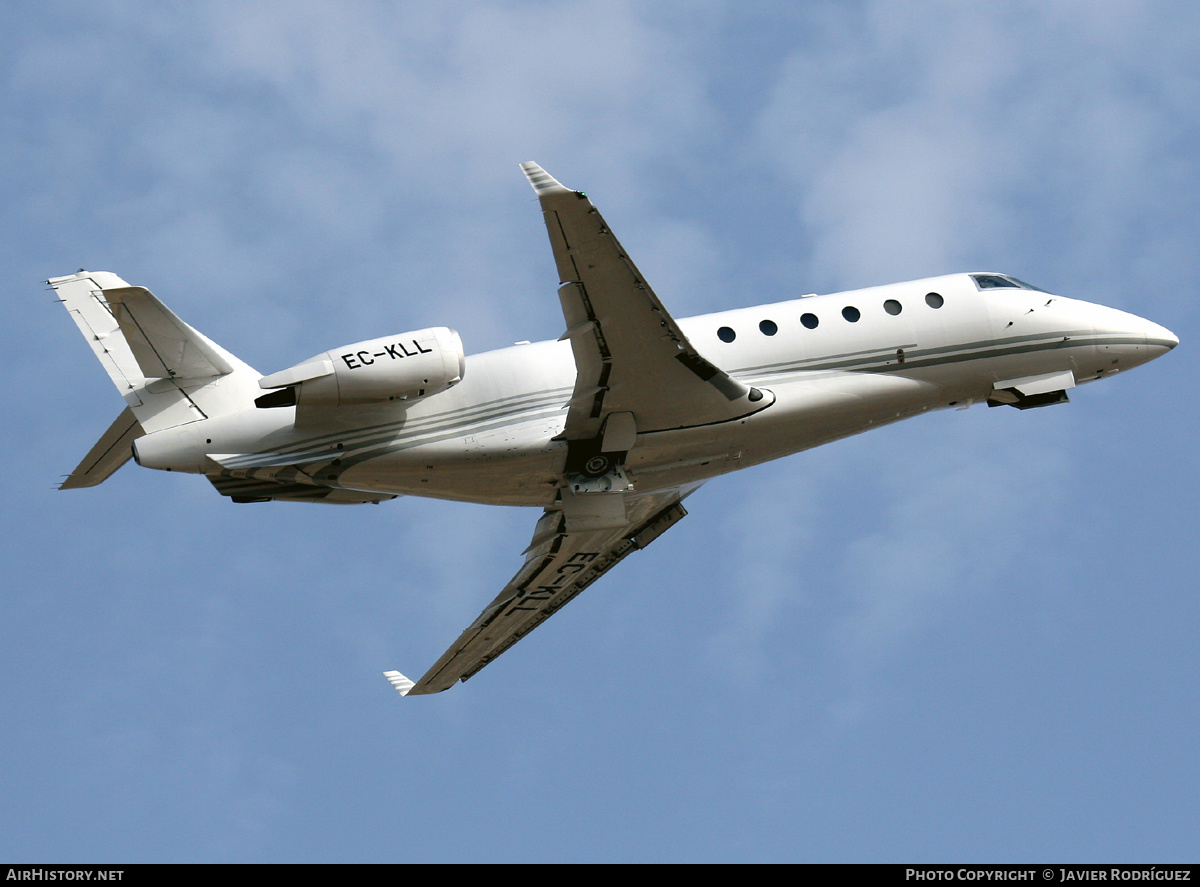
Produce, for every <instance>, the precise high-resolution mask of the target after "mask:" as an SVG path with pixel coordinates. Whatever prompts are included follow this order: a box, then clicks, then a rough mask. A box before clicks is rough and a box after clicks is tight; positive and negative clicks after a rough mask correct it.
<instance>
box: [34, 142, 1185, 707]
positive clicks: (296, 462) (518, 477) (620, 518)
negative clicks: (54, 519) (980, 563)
mask: <svg viewBox="0 0 1200 887" xmlns="http://www.w3.org/2000/svg"><path fill="white" fill-rule="evenodd" d="M521 168H522V169H523V170H524V172H525V175H526V176H527V177H528V179H529V181H530V183H531V184H532V185H533V188H534V190H535V191H536V192H537V195H538V197H539V199H540V201H541V206H542V210H543V213H544V215H545V221H546V228H547V230H548V232H549V234H550V245H551V247H552V249H553V251H554V260H555V263H556V264H557V266H558V277H559V280H560V284H559V287H558V296H559V300H560V302H561V303H562V311H563V315H564V317H565V319H566V332H564V333H563V335H562V337H561V338H560V339H559V340H558V341H556V342H538V343H535V344H521V345H517V346H515V347H512V348H503V349H501V350H499V351H489V352H487V353H484V354H477V355H473V356H471V357H467V356H466V355H465V354H464V352H463V347H462V342H461V341H460V339H459V337H458V334H457V333H456V332H454V331H453V330H451V329H447V328H444V327H439V328H434V329H424V330H417V331H415V332H407V333H398V334H396V335H394V336H385V337H383V338H380V339H371V340H369V341H365V342H357V343H355V344H353V345H347V346H345V347H343V348H335V349H332V350H330V351H327V352H325V353H323V354H319V355H317V356H316V357H313V358H311V359H309V360H306V361H304V362H302V363H299V364H297V365H296V366H294V367H292V368H290V369H286V370H283V371H282V372H278V373H272V374H271V375H269V376H263V375H262V374H261V373H259V372H258V371H257V370H254V369H252V368H251V367H249V366H247V365H246V364H245V363H243V362H242V361H240V360H238V359H237V358H236V357H234V356H233V355H232V354H230V353H229V352H228V351H226V350H224V349H223V348H221V347H220V346H218V345H216V344H215V343H213V342H212V341H211V340H209V339H208V338H206V337H205V336H203V335H202V334H200V333H199V332H197V331H196V330H194V329H193V328H192V327H190V326H188V325H187V324H186V323H184V322H183V321H182V320H180V319H179V318H178V317H177V316H176V315H175V314H174V313H173V312H171V310H170V309H168V308H167V307H166V306H165V305H163V303H162V302H160V301H159V300H158V299H156V298H155V297H154V295H152V294H151V293H150V291H149V290H147V289H144V288H142V287H138V286H130V285H129V284H127V283H125V281H123V280H121V279H120V278H119V277H117V276H116V275H115V274H111V273H109V272H88V271H80V272H79V273H78V274H73V275H70V276H68V277H58V278H55V279H53V280H51V281H49V284H50V286H52V287H53V288H54V289H55V290H56V291H57V293H58V296H59V298H60V299H61V301H62V302H63V304H64V305H66V307H67V310H68V311H69V312H70V314H71V316H72V317H73V318H74V320H75V322H76V323H77V324H78V326H79V329H80V330H81V331H82V332H83V334H84V337H85V338H86V339H87V341H88V343H89V344H90V345H91V347H92V351H93V352H94V353H95V355H96V357H97V358H98V359H99V360H100V362H101V364H103V365H104V368H105V369H106V370H107V371H108V374H109V376H110V377H111V378H112V380H113V382H114V383H115V384H116V386H117V388H118V389H119V390H120V392H121V394H122V396H123V397H124V398H125V402H126V404H127V406H126V408H125V410H124V412H122V413H121V415H120V416H119V417H118V418H117V420H116V422H114V423H113V425H112V427H110V428H109V429H108V431H107V432H106V433H105V434H104V436H103V437H102V438H101V439H100V441H99V442H98V443H97V444H96V445H95V447H93V448H92V450H91V452H89V453H88V455H87V456H86V457H85V458H84V460H83V462H82V463H80V465H79V467H78V468H76V469H75V471H74V472H73V473H72V474H71V475H70V476H69V477H68V478H67V480H66V481H65V482H64V483H63V484H62V489H71V488H75V487H86V486H94V485H95V484H98V483H100V482H101V481H103V480H104V479H105V478H107V477H109V476H110V475H111V474H112V473H113V472H114V471H116V470H117V469H118V468H119V467H120V466H121V465H123V464H124V463H125V462H126V461H127V460H128V459H129V457H130V456H131V455H132V456H133V457H134V459H136V460H137V463H138V464H139V465H142V466H144V467H147V468H158V469H162V470H165V471H183V472H190V473H193V474H203V475H205V476H206V477H207V478H208V479H209V480H210V481H211V482H212V483H213V485H214V486H215V487H216V488H217V490H218V491H220V492H221V493H222V494H224V495H226V496H228V497H230V498H231V499H232V500H233V501H234V502H267V501H270V500H283V501H290V502H325V503H365V502H380V501H382V500H385V499H392V498H395V497H396V496H401V495H413V496H433V497H438V498H443V499H459V500H463V501H468V502H484V503H492V504H499V505H530V506H537V507H539V508H542V509H543V512H542V515H541V517H540V518H539V519H538V521H537V524H536V526H535V527H534V530H533V539H532V541H531V542H530V543H529V547H528V548H527V549H526V550H525V563H524V566H522V567H521V569H520V570H518V571H517V574H516V576H514V577H513V578H512V580H511V581H510V582H509V583H508V585H507V586H505V588H504V590H503V591H501V592H500V594H499V595H498V596H497V597H496V598H495V600H493V601H492V602H491V603H490V604H488V605H487V607H485V608H484V610H483V612H482V613H481V614H480V615H479V618H477V619H476V620H475V621H474V622H473V623H471V625H470V626H469V627H468V628H467V629H466V631H464V632H463V633H462V635H461V636H460V637H459V639H458V640H457V641H455V642H454V643H453V644H452V645H451V647H450V649H448V650H447V651H446V653H445V654H444V655H443V656H442V657H441V659H439V660H438V661H437V662H436V663H434V665H433V666H432V667H431V668H430V669H429V671H427V672H426V673H425V675H424V677H422V678H421V679H420V680H418V681H415V682H414V681H412V680H409V679H408V678H406V677H405V676H404V675H402V674H400V672H398V671H390V672H385V675H386V676H387V678H388V680H389V681H390V682H391V683H392V685H393V686H394V687H395V688H396V689H397V690H398V691H399V692H400V693H401V694H402V695H417V694H423V693H436V692H439V691H441V690H446V689H448V688H449V687H451V686H452V685H453V684H454V683H455V681H459V680H463V681H465V680H466V679H467V678H469V677H471V676H472V675H474V674H475V673H476V672H478V671H479V670H480V669H481V668H483V667H484V666H485V665H487V664H488V663H489V662H491V661H492V660H493V659H495V658H496V657H497V656H499V655H500V654H501V653H503V652H504V651H505V650H507V649H508V648H509V647H511V646H512V645H513V644H515V643H516V642H517V641H518V640H520V639H521V638H522V637H524V636H525V635H526V634H528V633H529V632H530V631H532V630H533V629H534V628H536V627H537V626H538V625H540V624H541V623H542V622H543V621H545V620H546V619H547V618H548V617H549V616H551V615H553V614H554V613H555V612H556V611H557V610H558V609H559V608H560V607H562V606H563V605H564V604H566V603H567V602H568V601H569V600H571V599H572V598H573V597H574V596H575V595H577V594H579V592H581V591H582V590H583V589H585V588H587V587H588V586H589V585H590V584H591V583H593V582H595V581H596V580H597V579H599V578H600V577H601V576H602V575H603V574H604V573H606V572H608V570H610V569H612V568H613V567H614V566H616V564H617V563H618V562H619V561H620V560H621V559H623V558H624V557H625V556H626V555H627V554H629V553H630V552H633V551H636V550H638V549H640V548H645V547H646V546H647V545H648V544H650V543H651V542H652V541H654V540H655V539H656V538H658V536H659V535H660V534H662V533H663V532H664V531H666V530H667V529H669V528H670V527H671V526H673V525H674V524H675V523H677V522H678V521H679V520H680V519H682V518H683V517H684V515H686V514H687V512H686V510H685V509H684V507H683V499H684V498H685V497H687V496H688V495H689V494H690V493H692V492H693V491H694V490H696V489H697V488H698V487H699V486H700V485H701V484H703V483H704V482H705V481H706V480H708V479H709V478H712V477H715V476H716V475H719V474H725V473H727V472H731V471H735V470H737V469H739V468H744V467H746V466H748V465H756V464H759V463H761V462H767V461H769V460H771V459H778V458H779V457H781V456H787V455H789V454H791V453H796V452H798V451H800V450H806V449H809V448H810V447H815V446H818V445H819V444H824V443H828V442H830V441H834V440H838V439H839V438H843V437H847V436H849V435H852V434H858V433H859V432H861V431H866V430H867V429H869V428H875V427H877V426H880V425H886V424H888V423H890V422H895V421H896V420H898V419H904V418H907V417H909V416H915V415H917V414H919V413H924V412H927V411H929V410H937V409H944V408H947V407H957V408H960V409H961V408H965V407H967V406H970V405H971V404H973V403H987V404H988V405H989V406H999V405H1007V406H1013V407H1016V408H1018V409H1028V408H1030V407H1042V406H1049V405H1052V404H1060V403H1066V402H1067V392H1068V391H1069V390H1070V389H1072V388H1074V387H1076V386H1077V385H1080V384H1082V383H1084V382H1091V381H1094V380H1097V379H1102V378H1104V377H1105V376H1110V375H1112V374H1114V373H1117V372H1120V371H1122V370H1127V369H1129V368H1130V367H1135V366H1137V365H1139V364H1142V363H1146V362H1147V361H1149V360H1152V359H1154V358H1155V357H1158V356H1159V355H1161V354H1165V353H1166V352H1167V351H1170V350H1171V349H1172V348H1174V347H1175V345H1177V344H1178V341H1179V340H1178V339H1177V338H1176V337H1175V336H1174V335H1173V334H1172V333H1171V332H1169V331H1168V330H1166V329H1164V328H1163V327H1161V326H1159V325H1157V324H1154V323H1151V322H1150V321H1148V320H1143V319H1142V318H1140V317H1136V316H1134V315H1132V314H1126V313H1125V312H1123V311H1116V310H1114V309H1112V308H1105V307H1102V306H1100V305H1094V304H1091V303H1088V302H1081V301H1077V300H1075V299H1068V298H1063V297H1062V296H1057V295H1053V294H1051V293H1048V292H1046V291H1044V290H1041V289H1039V288H1038V287H1036V286H1033V285H1031V284H1028V283H1025V282H1024V281H1022V280H1019V279H1017V278H1016V277H1012V276H1010V275H1007V274H998V273H990V272H989V273H975V274H954V275H949V276H945V277H933V278H927V279H925V280H916V281H911V282H908V283H896V284H891V285H889V286H880V287H871V288H869V289H861V290H853V291H851V292H844V293H835V294H833V295H825V296H817V295H813V296H805V297H802V298H798V299H795V300H793V301H787V302H777V303H775V304H772V305H761V306H758V307H754V308H739V309H736V310H733V311H724V312H720V313H717V314H707V315H703V316H700V317H691V318H686V319H683V320H676V319H675V318H673V317H672V316H671V315H670V313H668V311H667V309H666V308H665V307H664V306H663V304H662V302H660V301H659V299H658V297H657V296H656V295H655V294H654V290H652V289H651V288H650V285H649V283H647V282H646V280H645V279H644V278H643V277H642V275H641V273H640V272H639V271H638V269H637V266H636V265H634V263H633V261H632V260H631V259H630V258H629V256H628V255H627V254H626V253H625V250H624V248H622V246H621V244H620V243H619V242H618V241H617V239H616V237H614V236H613V234H612V232H611V231H610V230H609V227H608V225H607V224H606V223H605V221H604V219H603V218H602V217H601V215H600V213H599V212H598V211H597V209H596V207H595V206H593V205H592V202H591V201H590V200H589V199H588V197H587V195H585V194H584V193H583V192H581V191H572V190H570V189H569V188H565V187H563V186H562V185H561V184H559V183H558V182H557V181H555V180H554V179H553V178H552V177H551V176H550V175H548V174H547V173H546V172H545V171H544V170H543V169H542V168H541V167H539V166H538V165H537V164H536V163H524V164H522V165H521Z"/></svg>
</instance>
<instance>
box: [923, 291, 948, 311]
mask: <svg viewBox="0 0 1200 887" xmlns="http://www.w3.org/2000/svg"><path fill="white" fill-rule="evenodd" d="M925 304H926V305H928V306H929V307H930V308H941V307H942V306H943V305H945V304H946V300H945V299H943V298H942V296H941V294H940V293H926V294H925Z"/></svg>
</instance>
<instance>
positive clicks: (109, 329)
mask: <svg viewBox="0 0 1200 887" xmlns="http://www.w3.org/2000/svg"><path fill="white" fill-rule="evenodd" d="M49 284H50V286H52V287H53V288H54V291H55V292H56V293H57V294H58V297H59V300H60V301H61V302H62V303H63V305H64V306H65V307H66V309H67V312H68V313H69V314H70V315H71V318H72V319H73V320H74V321H75V324H76V326H78V327H79V331H80V332H81V333H83V337H84V338H85V339H86V340H87V342H88V345H89V346H90V347H91V349H92V353H93V354H95V355H96V359H97V360H99V361H100V365H101V366H103V367H104V370H105V372H107V373H108V376H109V378H110V379H112V382H113V384H114V385H115V386H116V387H117V390H118V391H119V392H120V393H121V396H122V397H123V398H125V403H126V404H127V405H128V407H129V409H130V411H131V413H132V417H133V418H134V419H135V420H136V422H137V424H138V425H139V426H140V428H141V429H142V430H143V431H144V432H145V433H147V434H150V433H152V432H155V431H161V430H162V429H164V428H172V427H174V426H176V425H183V424H186V423H188V422H195V421H197V420H199V419H205V418H208V417H210V416H215V415H222V414H225V413H230V412H236V411H237V410H241V409H247V408H249V407H250V406H252V404H253V400H254V398H255V397H256V396H257V395H258V394H261V391H258V386H257V381H258V378H259V373H258V372H256V371H255V370H254V369H253V368H251V367H249V366H247V365H246V364H245V363H243V362H242V361H240V360H238V359H237V358H236V357H234V356H233V355H232V354H230V353H229V352H228V351H226V350H225V349H224V348H221V347H220V346H219V345H217V344H216V343H214V342H213V341H211V340H210V339H208V338H207V337H205V336H204V335H202V334H201V333H199V332H197V331H196V330H195V329H193V328H192V327H190V326H188V325H187V324H186V323H184V322H183V321H182V320H180V319H179V318H178V317H177V316H176V315H175V313H174V312H172V311H171V310H170V309H169V308H167V306H166V305H164V304H163V303H162V302H160V301H159V300H158V299H157V298H155V296H154V294H153V293H151V292H150V291H149V290H148V289H146V288H144V287H140V286H130V285H129V284H128V283H126V282H125V281H124V280H122V279H121V278H119V277H117V275H115V274H112V273H111V272H108V271H80V272H79V273H78V274H72V275H70V276H67V277H55V278H53V279H51V280H50V281H49ZM114 470H115V469H114Z"/></svg>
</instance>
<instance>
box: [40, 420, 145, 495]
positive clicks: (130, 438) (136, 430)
mask: <svg viewBox="0 0 1200 887" xmlns="http://www.w3.org/2000/svg"><path fill="white" fill-rule="evenodd" d="M144 433H145V432H144V431H142V426H141V425H140V424H139V423H138V420H137V418H136V417H135V416H134V415H133V410H131V409H130V408H129V407H125V409H124V410H122V411H121V415H119V416H117V419H116V421H115V422H113V423H112V425H110V426H109V427H108V430H107V431H106V432H104V434H103V435H102V436H101V437H100V439H99V440H98V441H96V445H95V446H94V447H92V448H91V450H89V451H88V454H87V455H86V456H84V457H83V461H82V462H80V463H79V464H78V465H77V466H75V470H74V471H72V472H71V474H70V475H69V476H68V477H67V479H66V480H65V481H63V482H62V484H60V485H59V489H60V490H76V489H79V488H81V487H94V486H96V485H97V484H100V483H103V482H104V481H106V480H108V478H110V477H111V476H112V475H113V473H114V472H115V471H116V470H117V469H118V468H120V467H121V466H122V465H124V464H125V463H126V462H128V461H129V460H130V458H132V456H133V442H134V441H135V440H137V439H138V438H139V437H141V436H142V435H143V434H144Z"/></svg>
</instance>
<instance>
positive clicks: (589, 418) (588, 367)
mask: <svg viewBox="0 0 1200 887" xmlns="http://www.w3.org/2000/svg"><path fill="white" fill-rule="evenodd" d="M521 169H522V170H523V171H524V173H525V175H526V177H527V178H528V179H529V182H530V184H531V185H533V189H534V191H536V192H537V195H538V199H539V200H540V201H541V205H542V211H543V214H544V216H545V220H546V230H547V232H548V233H549V235H550V245H551V247H552V248H553V250H554V261H555V264H556V265H557V266H558V277H559V280H560V286H559V289H558V296H559V299H560V301H561V302H562V309H563V315H564V317H565V318H566V321H567V331H566V333H565V334H564V335H563V338H566V339H570V341H571V349H572V351H573V353H574V355H575V366H576V370H577V375H576V380H575V390H574V393H573V395H572V398H571V402H570V405H569V411H568V413H567V421H566V428H565V431H564V432H563V437H564V438H565V439H566V440H591V439H594V438H597V437H599V435H600V433H601V431H602V428H603V424H604V420H605V419H606V418H607V416H608V415H609V414H610V413H632V414H633V421H634V424H635V425H636V432H637V433H644V432H650V431H663V430H666V429H671V428H688V427H693V426H696V425H708V424H712V423H714V422H726V421H729V420H731V419H737V418H740V417H741V416H745V415H748V414H750V413H753V412H757V411H758V410H760V409H762V408H764V407H766V406H768V405H769V404H770V403H771V402H772V399H771V398H770V397H764V395H763V392H760V391H757V390H756V389H752V388H749V387H748V386H746V385H744V384H742V383H741V382H739V381H737V380H736V379H734V378H733V377H731V376H730V375H728V374H727V373H725V372H724V371H722V370H720V369H718V368H717V367H715V366H713V365H712V364H711V363H709V362H708V361H707V360H706V359H705V358H704V357H702V356H701V355H700V354H699V352H697V351H696V349H695V347H693V345H692V343H691V342H689V341H688V338H687V336H685V335H684V334H683V330H681V329H680V328H679V325H678V324H677V323H676V322H675V319H674V318H673V317H671V315H670V314H669V313H668V312H667V309H666V308H664V307H663V304H662V302H660V301H659V300H658V296H656V295H655V294H654V290H652V289H651V288H650V285H649V284H648V283H646V280H645V278H643V277H642V274H641V272H640V271H638V269H637V266H636V265H634V264H633V260H632V259H630V258H629V256H628V255H626V253H625V250H624V249H623V248H622V247H621V244H620V243H619V242H618V241H617V238H616V237H614V236H613V234H612V232H611V231H610V230H609V228H608V225H607V224H605V222H604V219H603V218H602V217H601V216H600V213H599V212H598V211H597V209H596V207H595V206H593V205H592V202H591V201H590V200H589V199H588V197H587V195H586V194H584V193H583V192H582V191H572V190H570V189H569V188H565V187H564V186H563V185H561V184H559V183H558V182H557V181H556V180H555V179H554V178H553V177H552V176H550V174H549V173H547V172H546V171H545V170H544V169H542V168H541V167H540V166H538V165H537V164H536V163H522V164H521Z"/></svg>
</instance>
